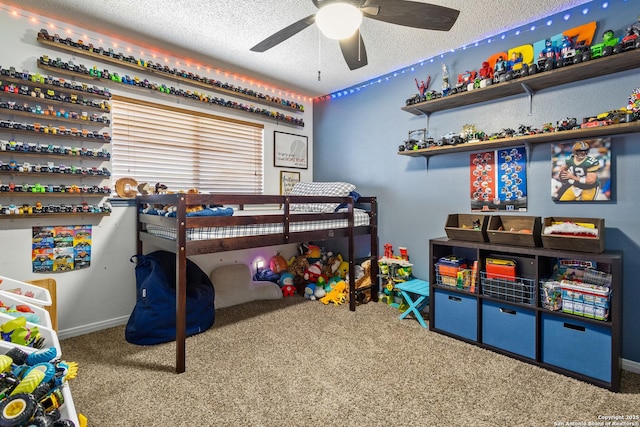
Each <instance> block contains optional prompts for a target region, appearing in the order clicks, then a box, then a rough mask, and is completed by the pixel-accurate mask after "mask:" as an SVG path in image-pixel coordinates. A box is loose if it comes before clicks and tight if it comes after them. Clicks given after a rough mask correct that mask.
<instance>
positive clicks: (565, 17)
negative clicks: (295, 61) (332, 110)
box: [314, 0, 628, 102]
mask: <svg viewBox="0 0 640 427" xmlns="http://www.w3.org/2000/svg"><path fill="white" fill-rule="evenodd" d="M622 2H623V3H627V2H628V0H622ZM609 6H611V3H610V2H609V1H603V2H602V3H601V7H602V9H607V8H608V7H609ZM589 12H590V10H589V8H588V7H584V8H582V9H581V10H580V13H581V14H582V15H588V14H589ZM561 17H562V19H563V20H564V21H569V20H570V19H571V13H570V12H566V13H564V14H563V15H562V16H561ZM544 23H545V24H546V25H547V26H548V27H550V26H551V25H553V18H547V19H546V21H544ZM529 25H530V26H529V27H528V28H525V29H515V30H514V31H513V32H512V33H511V35H512V36H520V35H521V34H522V33H525V32H533V31H535V30H536V25H535V24H529ZM509 36H510V35H509V34H507V33H502V34H501V35H500V36H499V38H500V39H501V40H504V39H505V38H507V37H509ZM496 37H497V36H494V37H493V38H492V37H491V36H490V37H487V38H486V39H484V40H482V41H477V42H475V43H473V47H479V46H480V45H481V44H483V43H486V44H491V42H492V41H493V40H495V39H496ZM467 47H469V48H471V45H469V46H467V45H464V46H461V47H459V48H457V49H451V50H448V51H447V52H443V53H440V54H436V55H434V56H433V57H431V58H429V59H428V60H422V61H420V62H419V63H416V64H413V65H410V66H409V67H407V68H404V69H402V70H395V71H393V72H392V73H389V74H386V75H384V76H381V78H379V79H377V80H370V81H368V82H366V83H362V84H359V85H356V86H353V89H355V90H356V92H358V91H360V90H361V89H366V88H368V87H369V86H372V85H374V84H379V83H382V82H387V81H389V80H390V77H396V76H397V75H398V73H400V74H402V73H404V72H405V71H407V72H409V71H410V72H415V71H416V69H417V68H418V65H419V66H420V67H423V66H424V65H425V64H426V63H427V62H428V63H433V62H434V59H435V58H438V57H439V58H440V59H444V57H445V54H449V53H454V52H456V51H465V50H467ZM342 92H343V90H341V91H339V92H335V93H331V94H328V95H324V96H319V97H316V98H315V99H314V101H316V102H321V101H327V100H331V99H334V98H336V95H335V94H336V93H342Z"/></svg>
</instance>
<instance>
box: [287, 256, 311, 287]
mask: <svg viewBox="0 0 640 427" xmlns="http://www.w3.org/2000/svg"><path fill="white" fill-rule="evenodd" d="M288 265H289V267H287V272H289V273H291V275H292V276H293V284H294V286H295V287H296V290H297V291H298V293H300V294H302V293H304V286H305V285H306V282H305V280H304V272H305V271H306V269H307V268H308V267H309V261H308V260H307V258H306V257H304V256H297V257H292V258H291V259H290V260H289V262H288Z"/></svg>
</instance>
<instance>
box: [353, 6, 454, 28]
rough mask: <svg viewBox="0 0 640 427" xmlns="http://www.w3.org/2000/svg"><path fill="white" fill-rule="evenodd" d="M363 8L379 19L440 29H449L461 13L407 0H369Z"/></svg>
mask: <svg viewBox="0 0 640 427" xmlns="http://www.w3.org/2000/svg"><path fill="white" fill-rule="evenodd" d="M376 7H377V13H375V12H376V9H375V8H376ZM361 10H362V13H363V14H364V16H366V17H368V18H371V19H376V20H378V21H383V22H389V23H391V24H397V25H402V26H405V27H413V28H421V29H424V30H438V31H449V30H450V29H451V27H453V24H455V22H456V20H457V19H458V15H459V14H460V11H459V10H456V9H451V8H448V7H444V6H438V5H435V4H429V3H417V2H414V1H406V0H367V1H366V3H365V4H364V5H363V6H362V8H361Z"/></svg>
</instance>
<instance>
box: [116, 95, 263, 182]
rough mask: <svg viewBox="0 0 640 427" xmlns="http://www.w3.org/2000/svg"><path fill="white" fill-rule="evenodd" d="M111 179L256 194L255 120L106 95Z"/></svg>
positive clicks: (258, 151)
mask: <svg viewBox="0 0 640 427" xmlns="http://www.w3.org/2000/svg"><path fill="white" fill-rule="evenodd" d="M111 112H112V121H113V124H112V128H113V139H112V148H111V151H112V168H113V179H114V182H115V180H117V179H118V178H122V177H132V178H135V179H136V181H138V183H144V182H146V183H149V185H151V186H154V185H155V184H156V183H158V182H160V183H162V184H165V185H166V186H167V187H168V188H169V189H170V190H188V189H190V188H197V189H198V190H199V191H200V192H201V193H209V192H215V193H237V194H261V193H262V192H263V187H264V186H263V182H264V181H263V168H264V166H263V165H264V161H263V157H264V154H263V153H264V150H263V147H264V143H263V134H264V132H263V130H264V129H263V128H264V127H263V126H262V125H260V124H255V123H250V122H244V121H241V120H235V119H228V118H224V117H219V116H215V115H212V114H207V113H202V112H198V111H190V110H186V109H183V108H178V107H173V106H172V107H167V106H163V105H159V104H154V103H150V102H146V101H140V100H135V99H130V98H125V97H121V96H113V98H112V108H111Z"/></svg>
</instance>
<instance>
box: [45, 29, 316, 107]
mask: <svg viewBox="0 0 640 427" xmlns="http://www.w3.org/2000/svg"><path fill="white" fill-rule="evenodd" d="M37 40H38V42H39V43H41V44H43V45H46V46H49V47H52V48H54V49H59V50H63V51H65V52H69V53H71V54H73V55H79V56H84V57H87V58H91V59H95V60H98V61H100V62H107V63H109V64H113V65H115V66H118V67H125V68H128V69H131V70H134V71H139V72H141V73H150V74H154V75H157V76H159V77H162V78H166V79H170V80H172V81H175V82H177V83H185V84H189V85H192V86H196V87H200V88H203V89H207V90H211V91H214V92H217V93H221V94H225V95H229V96H234V97H237V98H242V99H245V100H247V101H251V102H256V103H259V104H263V105H268V106H271V107H277V108H279V109H283V110H287V111H292V112H296V113H303V112H304V110H300V109H298V108H293V107H290V106H288V105H286V104H282V103H280V102H273V101H270V100H268V99H263V98H260V97H257V96H253V95H249V94H245V93H243V92H238V91H235V90H230V89H225V88H222V87H218V86H215V85H211V84H208V83H206V82H201V81H199V80H194V79H189V78H186V77H182V76H178V75H175V74H171V73H167V72H164V71H159V70H156V69H153V68H149V67H145V66H142V65H138V64H137V62H136V63H134V62H128V61H125V60H123V59H118V58H113V57H111V56H108V55H101V54H99V53H96V52H91V51H89V50H84V49H82V48H79V47H73V46H69V45H67V44H64V43H60V42H55V41H51V40H47V39H46V38H44V37H43V36H42V35H41V33H38V38H37ZM56 72H59V71H56ZM73 74H76V75H77V73H73ZM87 77H89V75H87Z"/></svg>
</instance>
